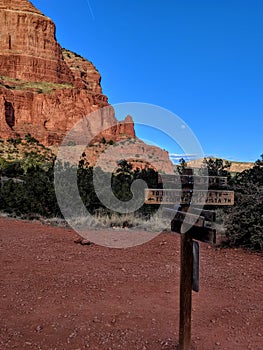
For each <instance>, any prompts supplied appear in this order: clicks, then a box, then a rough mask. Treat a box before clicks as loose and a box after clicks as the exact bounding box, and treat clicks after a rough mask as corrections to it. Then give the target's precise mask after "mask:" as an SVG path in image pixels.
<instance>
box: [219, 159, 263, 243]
mask: <svg viewBox="0 0 263 350" xmlns="http://www.w3.org/2000/svg"><path fill="white" fill-rule="evenodd" d="M232 186H233V189H234V191H235V205H234V206H233V207H231V208H229V209H228V213H227V219H226V241H225V243H226V244H228V245H230V246H242V247H246V248H250V249H255V250H262V249H263V229H262V228H263V215H262V208H263V155H262V156H261V159H259V160H257V161H256V162H255V165H254V167H253V168H252V169H249V170H245V171H243V172H242V173H239V174H237V175H236V176H235V177H234V179H233V184H232Z"/></svg>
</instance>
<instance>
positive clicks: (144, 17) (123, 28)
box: [32, 0, 263, 161]
mask: <svg viewBox="0 0 263 350" xmlns="http://www.w3.org/2000/svg"><path fill="white" fill-rule="evenodd" d="M32 3H33V4H34V5H35V6H36V7H37V8H39V9H40V10H41V11H42V12H43V13H44V14H45V15H47V16H49V17H50V18H51V19H52V20H53V21H54V22H55V24H56V27H57V34H56V36H57V39H58V41H59V43H60V44H61V46H63V47H66V48H68V49H70V50H72V51H75V52H77V53H79V54H81V55H83V56H84V57H86V58H87V59H89V60H90V61H92V62H93V63H94V64H95V66H96V67H97V69H98V70H99V72H100V73H101V75H102V88H103V92H104V94H106V95H107V96H108V98H109V102H110V103H111V104H116V103H123V102H143V103H150V104H154V105H158V106H161V107H163V108H165V109H168V110H170V111H171V112H173V113H175V114H177V115H178V116H179V117H180V118H181V119H183V120H184V122H185V123H186V124H187V125H188V126H189V127H190V128H191V129H192V131H193V132H194V134H195V135H196V137H197V138H198V140H199V142H200V144H201V146H202V148H203V150H204V153H205V154H206V155H215V156H217V157H222V158H227V159H231V160H237V161H255V160H256V159H258V158H259V157H260V155H261V154H262V153H263V142H262V133H263V21H262V16H263V1H262V0H111V1H109V0H75V1H69V0H65V1H63V2H62V1H54V0H32ZM120 117H125V116H120ZM136 132H137V135H138V136H139V137H141V138H142V137H144V138H145V139H148V140H151V133H150V132H149V131H147V130H143V128H140V127H136ZM152 141H154V142H155V143H157V144H159V145H160V147H162V148H166V149H168V150H169V151H170V152H172V153H177V152H179V153H180V151H179V150H178V149H176V147H175V146H174V144H172V143H170V142H169V140H166V139H165V138H164V137H163V135H160V137H156V136H155V139H154V140H152Z"/></svg>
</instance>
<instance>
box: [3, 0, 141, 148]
mask: <svg viewBox="0 0 263 350" xmlns="http://www.w3.org/2000/svg"><path fill="white" fill-rule="evenodd" d="M0 25H1V37H0V75H1V77H0V137H2V138H9V137H16V136H22V137H23V136H24V135H25V134H27V133H30V134H32V136H34V137H35V138H37V139H39V140H40V141H41V142H42V143H44V144H45V145H53V144H57V143H60V142H61V140H62V139H63V137H64V136H65V134H66V133H67V131H68V130H70V129H71V127H72V126H73V125H74V124H75V123H76V122H77V121H78V120H80V119H81V118H83V117H85V116H87V115H88V114H89V113H91V112H93V111H95V110H98V109H100V108H102V107H105V106H108V105H109V104H108V99H107V97H106V96H105V95H103V94H102V89H101V85H100V81H101V76H100V74H99V72H98V71H97V69H96V68H95V66H94V65H93V64H92V63H91V62H89V61H87V60H86V59H84V58H83V57H81V56H79V55H77V54H75V53H73V52H71V51H69V50H65V49H62V48H61V47H60V45H59V44H58V43H57V41H56V38H55V25H54V23H53V22H52V21H51V19H49V18H48V17H46V16H44V15H43V14H42V13H41V12H40V11H39V10H37V9H36V8H35V7H34V6H33V5H32V4H31V3H30V2H29V1H27V0H8V1H7V0H0ZM106 114H107V115H105V113H104V115H103V118H104V119H105V120H104V121H103V122H102V121H101V120H100V118H99V120H98V123H99V125H103V128H106V129H107V126H108V125H112V124H116V126H114V127H113V128H111V129H108V130H106V132H105V138H106V139H112V140H117V139H118V137H119V136H120V137H122V135H123V136H124V134H126V137H127V136H128V137H134V136H135V135H134V128H133V124H132V123H130V124H129V126H127V123H126V124H125V123H120V124H117V121H116V119H115V116H114V111H113V109H108V110H107V112H106ZM118 135H119V136H118ZM98 137H100V136H98Z"/></svg>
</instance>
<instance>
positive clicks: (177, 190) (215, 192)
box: [145, 169, 234, 350]
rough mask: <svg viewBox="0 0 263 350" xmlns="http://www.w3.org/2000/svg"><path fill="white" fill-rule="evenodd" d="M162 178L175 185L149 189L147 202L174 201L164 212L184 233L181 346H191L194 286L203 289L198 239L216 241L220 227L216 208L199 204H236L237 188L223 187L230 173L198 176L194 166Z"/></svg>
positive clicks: (184, 348)
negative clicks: (182, 172) (216, 226)
mask: <svg viewBox="0 0 263 350" xmlns="http://www.w3.org/2000/svg"><path fill="white" fill-rule="evenodd" d="M162 181H163V182H165V183H168V184H171V187H172V188H171V189H147V190H145V203H146V204H169V205H172V204H173V205H174V208H170V207H168V208H163V216H165V217H166V218H169V219H170V220H171V231H172V232H176V233H179V234H180V235H181V263H180V265H181V270H180V324H179V350H189V349H190V342H191V311H192V290H193V291H195V292H198V291H199V243H198V242H197V241H201V242H205V243H215V242H216V230H215V228H213V227H212V226H213V225H212V223H213V222H214V221H215V212H214V211H211V210H205V209H202V208H200V207H198V206H204V205H209V206H222V205H233V204H234V192H233V191H226V190H222V189H221V188H223V187H225V186H226V185H227V178H226V177H219V176H209V177H208V176H195V175H193V174H192V170H191V169H186V173H185V174H183V175H161V176H159V183H161V182H162ZM204 187H206V188H208V190H203V189H202V188H204ZM211 188H212V189H211ZM215 188H216V189H215ZM219 188H220V189H219ZM193 206H194V207H193ZM195 206H196V207H195Z"/></svg>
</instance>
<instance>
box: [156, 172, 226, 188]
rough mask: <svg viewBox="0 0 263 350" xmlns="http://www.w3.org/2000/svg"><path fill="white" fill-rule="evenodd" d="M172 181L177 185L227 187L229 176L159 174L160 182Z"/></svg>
mask: <svg viewBox="0 0 263 350" xmlns="http://www.w3.org/2000/svg"><path fill="white" fill-rule="evenodd" d="M163 182H164V183H171V184H175V185H182V186H184V185H190V184H191V185H193V184H194V185H195V186H205V185H208V186H209V187H211V186H217V187H225V186H226V185H227V177H223V176H198V175H176V174H164V175H160V174H159V175H158V183H163Z"/></svg>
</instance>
